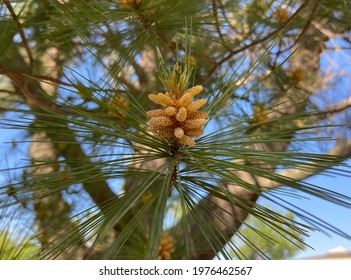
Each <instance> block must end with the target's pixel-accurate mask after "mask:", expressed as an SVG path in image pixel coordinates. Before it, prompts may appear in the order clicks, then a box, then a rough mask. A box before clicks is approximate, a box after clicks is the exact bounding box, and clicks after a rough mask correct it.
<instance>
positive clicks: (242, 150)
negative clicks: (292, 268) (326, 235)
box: [0, 0, 351, 259]
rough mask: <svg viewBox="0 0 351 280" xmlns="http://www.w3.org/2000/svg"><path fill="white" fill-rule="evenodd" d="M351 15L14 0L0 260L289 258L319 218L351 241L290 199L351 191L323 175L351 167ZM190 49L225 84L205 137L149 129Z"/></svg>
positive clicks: (315, 1)
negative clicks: (160, 95) (159, 98)
mask: <svg viewBox="0 0 351 280" xmlns="http://www.w3.org/2000/svg"><path fill="white" fill-rule="evenodd" d="M350 18H351V7H350V3H349V2H348V1H344V0H337V1H334V0H306V1H280V0H250V1H241V0H235V1H227V0H212V1H195V0H190V1H178V0H116V1H108V0H101V1H98V0H83V1H81V0H79V1H78V0H29V1H9V0H0V113H1V121H0V128H1V139H0V141H1V149H0V152H1V157H2V161H1V167H0V168H1V177H0V182H1V186H0V207H1V212H0V231H1V234H0V240H1V241H0V258H1V259H9V258H10V259H13V258H18V259H31V258H44V259H52V258H56V259H212V258H214V257H219V258H225V259H231V258H244V259H245V258H249V259H251V258H253V259H257V258H273V259H280V258H287V257H291V256H292V255H293V254H294V253H295V251H296V250H299V249H300V248H304V247H305V246H307V244H308V239H307V240H305V237H306V236H307V235H308V232H309V231H311V230H322V231H329V232H333V233H336V234H338V235H340V236H343V237H344V238H347V239H350V235H349V234H348V233H346V232H344V231H343V229H339V228H335V227H334V226H333V225H330V224H329V223H327V222H325V221H324V220H323V211H321V213H320V217H316V216H314V215H311V214H310V213H306V212H305V211H303V209H301V208H298V207H294V205H291V204H289V203H287V202H286V200H285V199H284V197H285V196H287V197H289V196H295V197H301V198H303V197H304V195H305V194H306V195H312V196H315V197H318V198H322V199H324V200H327V201H330V202H331V203H334V204H338V205H342V206H345V207H347V208H350V206H351V204H350V203H351V198H350V197H348V196H346V195H345V194H343V193H337V192H335V191H333V190H332V189H326V188H323V186H316V185H311V184H308V183H307V182H306V181H305V179H307V178H308V177H310V176H313V175H315V174H328V173H329V174H338V175H347V174H348V172H349V171H347V170H349V169H348V167H347V166H346V169H345V168H344V169H342V170H341V169H340V170H339V169H338V167H339V166H342V165H343V166H345V163H344V161H345V160H346V159H348V158H349V157H350V156H351V140H350V139H351V138H350V125H349V124H350V123H351V122H350V110H349V108H350V106H351V97H350V86H351V85H350V68H349V66H348V65H349V64H350V59H351V53H350V43H351V41H350V30H351V24H350ZM176 64H177V65H180V66H181V67H182V69H183V71H185V72H186V71H189V70H190V69H193V72H192V75H191V76H190V79H189V82H188V84H187V85H186V87H187V88H190V87H191V86H195V85H202V86H203V87H204V90H203V91H202V93H201V97H200V98H205V99H206V100H207V104H206V105H205V106H204V107H203V111H206V112H207V113H208V114H209V118H208V119H209V123H208V124H207V125H206V127H205V133H204V135H202V136H200V137H197V138H196V139H195V142H196V144H195V146H193V147H188V146H179V145H176V144H175V143H173V142H170V141H167V140H166V139H163V138H158V137H157V136H156V135H153V134H151V133H148V132H147V131H146V129H147V127H148V118H147V116H146V114H145V112H146V111H147V110H150V109H155V105H154V104H153V103H152V102H151V101H150V100H149V99H148V98H147V96H148V94H150V93H157V92H165V90H166V89H165V86H164V84H163V83H162V78H163V79H164V77H165V75H166V76H167V73H169V71H171V69H172V67H173V66H174V65H176ZM260 197H261V198H265V199H266V200H268V201H270V204H269V205H268V206H267V205H260V203H257V199H258V198H260ZM276 207H278V208H279V209H282V208H283V209H285V210H284V211H282V210H279V209H277V208H276ZM248 216H249V217H250V218H247V217H248ZM252 220H255V221H256V222H254V223H253V224H251V221H252ZM239 229H240V230H239ZM257 235H258V236H260V239H259V238H257ZM233 236H234V238H233ZM282 236H284V237H285V239H283V238H282ZM237 238H239V239H240V241H238V240H237ZM305 242H306V243H307V244H306V243H305ZM242 243H244V244H245V247H242ZM34 244H35V245H34ZM272 244H275V246H274V247H273V246H272ZM277 244H278V245H277ZM279 244H280V245H279Z"/></svg>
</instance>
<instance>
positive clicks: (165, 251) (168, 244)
mask: <svg viewBox="0 0 351 280" xmlns="http://www.w3.org/2000/svg"><path fill="white" fill-rule="evenodd" d="M173 245H174V240H173V238H172V237H171V236H169V235H168V233H167V232H164V233H163V234H162V235H161V240H160V245H159V247H158V256H157V259H158V260H170V259H171V255H172V253H173V252H174V246H173Z"/></svg>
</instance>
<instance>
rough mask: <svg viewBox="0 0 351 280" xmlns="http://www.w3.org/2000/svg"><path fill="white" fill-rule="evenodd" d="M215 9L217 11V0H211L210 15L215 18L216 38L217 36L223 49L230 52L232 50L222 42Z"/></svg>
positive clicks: (222, 38)
mask: <svg viewBox="0 0 351 280" xmlns="http://www.w3.org/2000/svg"><path fill="white" fill-rule="evenodd" d="M217 9H218V7H217V0H212V15H213V17H214V18H215V25H216V29H217V33H218V36H219V38H220V40H221V42H222V44H223V46H224V47H225V48H227V49H228V50H229V51H230V52H231V51H232V49H231V48H230V47H229V46H228V45H227V44H226V42H225V40H224V36H223V33H222V31H221V28H220V26H219V19H218V11H217Z"/></svg>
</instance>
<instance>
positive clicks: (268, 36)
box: [203, 0, 312, 85]
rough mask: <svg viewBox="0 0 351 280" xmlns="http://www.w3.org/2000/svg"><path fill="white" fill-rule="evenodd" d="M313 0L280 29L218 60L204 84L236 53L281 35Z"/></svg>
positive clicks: (309, 0)
mask: <svg viewBox="0 0 351 280" xmlns="http://www.w3.org/2000/svg"><path fill="white" fill-rule="evenodd" d="M311 1H312V0H307V1H305V2H304V3H303V4H302V5H301V6H300V7H299V8H298V9H297V10H296V12H295V13H294V14H293V15H292V16H291V17H290V18H289V19H288V20H287V21H286V22H285V23H284V24H282V25H281V26H280V27H279V28H278V29H276V30H274V31H272V32H271V33H269V34H267V35H266V36H264V37H262V38H260V39H258V40H256V41H253V42H251V43H250V44H247V45H245V46H243V47H240V48H238V49H236V50H231V51H230V53H229V54H228V55H227V56H226V57H224V58H223V59H222V60H220V61H219V62H217V63H216V64H215V65H214V66H213V67H212V69H210V70H209V72H208V74H207V77H206V78H205V80H204V82H203V84H204V85H205V84H207V83H208V82H209V81H210V79H211V77H212V75H213V74H214V73H215V72H216V70H217V69H218V68H219V67H220V66H221V65H222V64H223V63H225V62H226V61H228V60H229V59H231V58H232V57H233V56H234V55H236V54H238V53H241V52H243V51H245V50H247V49H249V48H252V47H254V46H256V45H259V44H261V43H263V42H265V41H267V40H269V39H271V38H273V37H275V36H277V35H279V34H280V33H281V32H283V31H284V30H285V29H286V28H287V27H288V26H289V25H290V24H291V23H292V22H293V21H294V20H295V19H296V18H297V17H298V15H299V14H300V13H301V12H302V11H303V10H304V9H305V8H306V7H307V6H308V5H309V3H310V2H311Z"/></svg>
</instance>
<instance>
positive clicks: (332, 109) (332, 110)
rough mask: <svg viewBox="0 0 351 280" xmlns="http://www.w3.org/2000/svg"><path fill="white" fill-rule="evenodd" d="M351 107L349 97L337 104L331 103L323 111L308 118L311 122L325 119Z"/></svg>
mask: <svg viewBox="0 0 351 280" xmlns="http://www.w3.org/2000/svg"><path fill="white" fill-rule="evenodd" d="M350 107H351V97H348V98H346V99H344V100H343V101H341V102H339V103H337V104H333V105H330V106H329V107H328V108H326V109H325V110H323V111H320V112H317V113H314V114H312V115H311V117H309V118H308V119H309V121H310V122H311V123H316V122H319V121H322V120H325V119H327V118H329V117H331V116H332V115H335V114H338V113H340V112H343V111H345V110H346V109H348V108H350Z"/></svg>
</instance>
